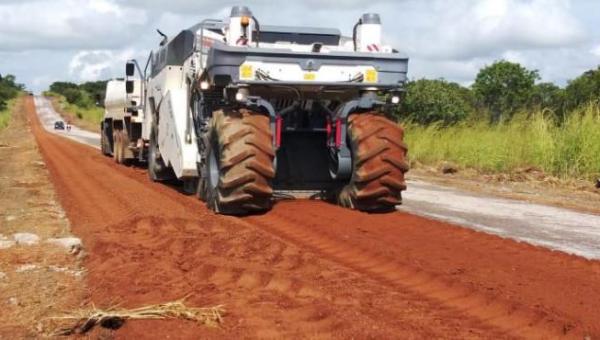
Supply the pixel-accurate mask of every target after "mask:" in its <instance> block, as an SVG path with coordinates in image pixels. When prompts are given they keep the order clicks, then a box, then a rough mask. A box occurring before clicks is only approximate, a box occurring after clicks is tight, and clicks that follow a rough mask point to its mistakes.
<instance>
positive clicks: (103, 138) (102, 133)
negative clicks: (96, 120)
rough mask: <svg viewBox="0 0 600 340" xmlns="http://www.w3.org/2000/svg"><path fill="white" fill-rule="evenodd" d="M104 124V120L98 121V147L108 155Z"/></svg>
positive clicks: (108, 146)
mask: <svg viewBox="0 0 600 340" xmlns="http://www.w3.org/2000/svg"><path fill="white" fill-rule="evenodd" d="M104 124H105V123H104V122H102V123H100V149H101V150H102V154H103V155H105V156H108V155H110V154H111V152H110V145H109V142H108V137H107V136H106V128H105V127H104Z"/></svg>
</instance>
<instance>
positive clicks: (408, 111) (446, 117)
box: [399, 79, 473, 125]
mask: <svg viewBox="0 0 600 340" xmlns="http://www.w3.org/2000/svg"><path fill="white" fill-rule="evenodd" d="M472 112H473V106H472V94H471V91H470V90H469V89H467V88H465V87H462V86H460V85H459V84H456V83H452V82H448V81H445V80H443V79H435V80H430V79H420V80H417V81H412V82H409V83H408V84H407V94H406V98H405V99H404V101H403V104H402V106H401V108H400V112H399V114H400V118H401V119H405V120H408V121H412V122H416V123H419V124H431V123H436V122H439V123H442V124H444V125H449V124H454V123H456V122H459V121H461V120H463V119H465V118H466V117H467V116H469V115H470V114H471V113H472Z"/></svg>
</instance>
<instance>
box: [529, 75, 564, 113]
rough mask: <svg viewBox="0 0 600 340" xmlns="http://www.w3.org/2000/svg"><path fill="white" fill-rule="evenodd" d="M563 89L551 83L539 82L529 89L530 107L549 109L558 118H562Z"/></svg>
mask: <svg viewBox="0 0 600 340" xmlns="http://www.w3.org/2000/svg"><path fill="white" fill-rule="evenodd" d="M564 102H565V90H563V89H561V88H560V87H558V86H556V85H555V84H553V83H539V84H536V85H535V86H534V87H533V89H532V90H531V96H530V98H529V103H530V106H531V107H532V108H537V109H549V110H552V111H553V112H554V115H555V116H556V117H558V118H563V114H564V110H563V107H564Z"/></svg>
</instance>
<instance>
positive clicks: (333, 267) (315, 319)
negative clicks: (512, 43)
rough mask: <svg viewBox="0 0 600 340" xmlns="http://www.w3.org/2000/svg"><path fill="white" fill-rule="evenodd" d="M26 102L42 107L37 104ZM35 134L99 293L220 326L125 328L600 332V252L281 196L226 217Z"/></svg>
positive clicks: (130, 331) (141, 328) (192, 332)
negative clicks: (188, 309) (203, 309)
mask: <svg viewBox="0 0 600 340" xmlns="http://www.w3.org/2000/svg"><path fill="white" fill-rule="evenodd" d="M29 111H30V115H31V117H32V118H34V115H35V113H34V109H33V104H32V103H31V102H30V103H29ZM32 130H33V133H34V134H35V136H36V138H37V140H38V143H39V145H40V149H41V151H42V153H43V155H44V158H45V160H46V163H47V165H48V168H49V170H50V172H51V177H52V179H53V181H54V183H55V186H56V188H57V191H58V195H59V198H60V200H61V202H62V205H63V207H64V208H65V210H66V211H67V216H68V217H69V219H70V221H71V223H72V229H73V231H74V233H76V234H77V235H78V236H79V237H82V238H83V241H84V244H85V245H86V246H87V250H88V253H89V256H88V259H87V261H86V267H87V269H88V271H89V274H88V276H87V285H88V287H89V288H90V289H91V297H90V298H91V301H93V302H94V304H95V305H97V306H108V305H111V304H114V303H120V304H121V306H124V307H136V306H139V305H144V304H151V303H160V302H165V301H169V300H175V299H178V298H181V297H183V296H187V295H190V298H189V303H190V304H192V305H195V306H209V305H214V304H225V305H226V308H227V310H228V314H227V316H226V317H225V322H224V324H223V325H222V327H220V328H206V327H202V326H200V325H197V324H194V323H192V322H189V321H180V320H175V321H136V322H128V323H126V324H125V326H124V327H123V328H121V329H120V330H118V331H116V332H115V333H114V334H113V335H115V336H116V337H117V338H129V339H131V338H140V337H147V338H166V337H171V338H206V337H210V338H257V337H260V338H298V337H309V338H315V337H316V338H331V337H336V338H377V339H384V338H515V337H528V338H531V337H533V338H554V337H558V336H566V337H568V338H579V339H581V338H582V337H584V336H588V335H589V336H590V337H591V338H598V337H600V322H599V321H598V320H600V308H598V306H600V263H599V262H597V261H588V260H585V259H582V258H578V257H575V256H570V255H566V254H563V253H560V252H553V251H550V250H546V249H542V248H538V247H533V246H530V245H527V244H523V243H518V242H515V241H511V240H507V239H502V238H499V237H496V236H490V235H486V234H483V233H479V232H475V231H471V230H469V229H465V228H461V227H458V226H454V225H450V224H446V223H442V222H437V221H433V220H429V219H426V218H422V217H417V216H413V215H409V214H404V213H400V212H398V213H391V214H382V215H369V214H363V213H359V212H355V211H350V210H347V209H342V208H339V207H336V206H333V205H330V204H327V203H323V202H319V201H303V200H299V201H285V202H279V203H278V204H276V206H275V208H274V210H273V211H271V212H269V213H267V214H265V215H261V216H251V217H246V218H232V217H224V216H217V215H215V214H213V213H211V212H210V211H208V210H207V209H206V208H205V206H204V204H202V203H201V202H199V201H198V200H197V199H195V198H194V197H189V196H184V195H183V194H181V193H179V192H177V190H176V189H174V188H172V187H169V186H166V185H161V184H156V183H151V182H150V181H149V180H148V179H147V175H146V174H145V171H144V170H142V169H139V168H133V167H123V166H117V165H115V164H114V163H113V162H112V160H111V159H109V158H105V157H103V156H101V155H100V152H99V151H97V150H94V149H92V148H89V147H86V146H83V145H80V144H77V143H73V142H71V141H69V140H66V139H62V138H60V137H58V136H54V135H51V134H48V133H46V132H45V131H43V129H42V128H41V127H40V126H39V123H37V120H36V119H32Z"/></svg>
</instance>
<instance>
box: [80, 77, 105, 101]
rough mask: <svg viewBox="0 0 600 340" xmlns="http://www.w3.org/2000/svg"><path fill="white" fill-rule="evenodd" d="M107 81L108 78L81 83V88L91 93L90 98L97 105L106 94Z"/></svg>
mask: <svg viewBox="0 0 600 340" xmlns="http://www.w3.org/2000/svg"><path fill="white" fill-rule="evenodd" d="M107 82H108V81H107V80H98V81H89V82H86V83H83V84H81V85H79V88H81V89H82V90H83V91H85V92H86V93H87V94H88V95H89V97H90V100H91V101H93V102H94V104H95V105H100V104H101V103H102V101H103V100H104V96H105V94H106V83H107Z"/></svg>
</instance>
